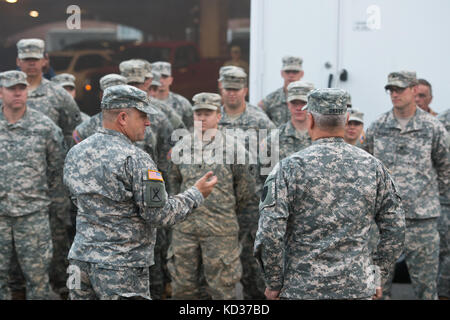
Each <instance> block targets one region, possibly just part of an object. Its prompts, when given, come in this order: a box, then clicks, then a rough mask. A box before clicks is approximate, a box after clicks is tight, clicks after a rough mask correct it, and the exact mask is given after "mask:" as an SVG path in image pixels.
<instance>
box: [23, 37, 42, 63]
mask: <svg viewBox="0 0 450 320" xmlns="http://www.w3.org/2000/svg"><path fill="white" fill-rule="evenodd" d="M44 47H45V42H44V41H43V40H41V39H21V40H19V42H17V53H18V54H17V57H18V58H19V59H28V58H35V59H42V58H44Z"/></svg>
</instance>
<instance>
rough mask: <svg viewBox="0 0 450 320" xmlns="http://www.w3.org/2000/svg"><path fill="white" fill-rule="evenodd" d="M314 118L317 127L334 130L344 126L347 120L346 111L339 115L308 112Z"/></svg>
mask: <svg viewBox="0 0 450 320" xmlns="http://www.w3.org/2000/svg"><path fill="white" fill-rule="evenodd" d="M310 113H311V115H312V116H313V118H314V122H315V123H316V125H317V127H318V128H320V129H324V130H336V129H339V128H344V127H345V121H346V120H347V113H345V114H341V115H328V114H320V113H317V112H310Z"/></svg>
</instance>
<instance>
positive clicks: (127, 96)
mask: <svg viewBox="0 0 450 320" xmlns="http://www.w3.org/2000/svg"><path fill="white" fill-rule="evenodd" d="M124 108H136V109H138V110H140V111H142V112H145V113H148V114H156V113H157V112H156V110H155V109H153V107H152V106H151V105H150V101H149V100H148V98H147V93H146V92H144V91H142V90H140V89H138V88H136V87H133V86H129V85H127V84H120V85H117V86H112V87H108V88H106V89H105V91H104V92H103V98H102V103H101V109H102V110H111V109H124Z"/></svg>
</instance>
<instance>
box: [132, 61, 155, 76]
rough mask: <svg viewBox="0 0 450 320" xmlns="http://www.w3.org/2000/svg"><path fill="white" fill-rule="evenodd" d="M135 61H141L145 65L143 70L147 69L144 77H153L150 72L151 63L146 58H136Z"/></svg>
mask: <svg viewBox="0 0 450 320" xmlns="http://www.w3.org/2000/svg"><path fill="white" fill-rule="evenodd" d="M136 60H137V61H142V62H143V63H144V65H145V70H146V71H147V73H146V74H145V77H146V78H153V74H152V64H151V63H150V62H148V61H147V60H144V59H136Z"/></svg>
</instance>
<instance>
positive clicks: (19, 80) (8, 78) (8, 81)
mask: <svg viewBox="0 0 450 320" xmlns="http://www.w3.org/2000/svg"><path fill="white" fill-rule="evenodd" d="M16 84H24V85H26V86H28V85H29V84H28V82H27V75H26V73H25V72H22V71H16V70H11V71H5V72H2V73H0V87H5V88H9V87H12V86H15V85H16Z"/></svg>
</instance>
